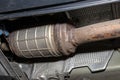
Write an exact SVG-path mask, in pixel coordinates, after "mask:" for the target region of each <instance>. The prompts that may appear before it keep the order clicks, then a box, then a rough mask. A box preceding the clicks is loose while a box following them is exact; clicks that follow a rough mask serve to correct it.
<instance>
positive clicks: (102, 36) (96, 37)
mask: <svg viewBox="0 0 120 80" xmlns="http://www.w3.org/2000/svg"><path fill="white" fill-rule="evenodd" d="M119 36H120V30H115V31H112V32H107V33H101V34H96V35H94V36H93V37H92V39H94V40H100V39H106V38H108V39H109V38H115V37H119Z"/></svg>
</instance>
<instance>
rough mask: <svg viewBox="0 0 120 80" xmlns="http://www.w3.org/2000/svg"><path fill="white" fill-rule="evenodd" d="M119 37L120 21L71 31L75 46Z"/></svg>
mask: <svg viewBox="0 0 120 80" xmlns="http://www.w3.org/2000/svg"><path fill="white" fill-rule="evenodd" d="M117 37H120V19H117V20H112V21H107V22H102V23H97V24H93V25H89V26H85V27H81V28H77V29H73V30H72V38H71V39H72V40H73V43H75V44H81V43H86V42H92V41H99V40H105V39H111V38H117Z"/></svg>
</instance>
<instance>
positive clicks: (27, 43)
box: [9, 25, 61, 58]
mask: <svg viewBox="0 0 120 80" xmlns="http://www.w3.org/2000/svg"><path fill="white" fill-rule="evenodd" d="M53 33H54V31H53V27H51V25H46V26H41V27H35V28H29V29H24V30H20V31H15V32H13V33H12V34H11V35H10V36H9V38H10V39H9V45H10V48H11V50H12V51H13V52H14V53H15V54H16V55H18V56H20V57H25V58H34V57H50V56H60V55H61V54H60V53H59V52H58V51H57V49H56V47H55V41H54V36H53Z"/></svg>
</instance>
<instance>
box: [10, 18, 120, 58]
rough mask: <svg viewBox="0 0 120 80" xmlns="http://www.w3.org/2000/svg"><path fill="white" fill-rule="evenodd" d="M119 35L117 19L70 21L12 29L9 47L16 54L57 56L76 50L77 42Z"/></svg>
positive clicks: (20, 55)
mask: <svg viewBox="0 0 120 80" xmlns="http://www.w3.org/2000/svg"><path fill="white" fill-rule="evenodd" d="M117 37H120V19H117V20H112V21H107V22H102V23H97V24H93V25H89V26H85V27H80V28H74V26H72V25H69V24H55V25H45V26H38V27H34V28H29V29H23V30H18V31H15V32H12V33H11V34H10V35H9V37H8V41H9V46H10V49H11V50H12V51H13V52H14V53H15V54H16V55H17V56H19V57H24V58H36V57H59V56H63V55H70V54H71V53H74V52H75V49H76V47H77V46H78V45H80V44H83V43H87V42H93V41H99V40H105V39H111V38H117Z"/></svg>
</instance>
